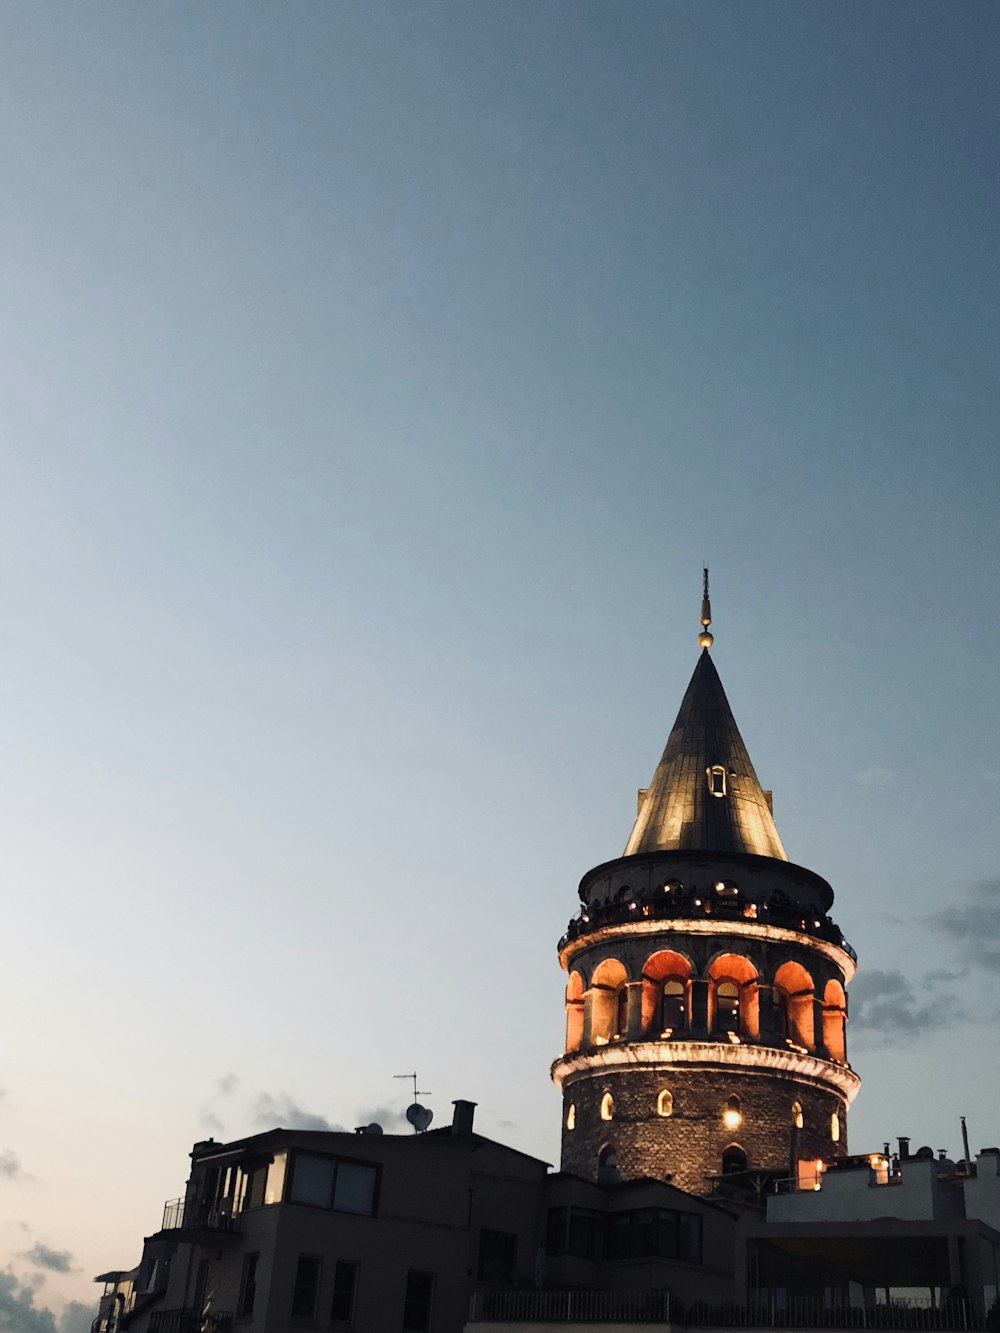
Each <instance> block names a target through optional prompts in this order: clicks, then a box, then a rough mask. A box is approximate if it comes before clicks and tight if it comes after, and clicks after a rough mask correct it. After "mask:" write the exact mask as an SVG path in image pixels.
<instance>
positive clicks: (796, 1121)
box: [792, 1102, 803, 1129]
mask: <svg viewBox="0 0 1000 1333" xmlns="http://www.w3.org/2000/svg"><path fill="white" fill-rule="evenodd" d="M792 1124H793V1125H794V1126H795V1128H796V1129H801V1128H802V1124H803V1121H802V1103H801V1102H792Z"/></svg>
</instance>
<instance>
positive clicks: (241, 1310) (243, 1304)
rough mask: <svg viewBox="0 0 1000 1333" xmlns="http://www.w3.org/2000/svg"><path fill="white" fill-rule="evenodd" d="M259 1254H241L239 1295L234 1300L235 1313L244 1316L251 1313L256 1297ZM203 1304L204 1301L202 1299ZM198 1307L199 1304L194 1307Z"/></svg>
mask: <svg viewBox="0 0 1000 1333" xmlns="http://www.w3.org/2000/svg"><path fill="white" fill-rule="evenodd" d="M259 1258H260V1255H259V1254H245V1255H244V1256H243V1272H242V1274H241V1275H240V1296H239V1300H238V1301H237V1302H236V1313H237V1314H238V1315H239V1316H241V1317H245V1316H246V1315H252V1314H253V1303H254V1301H255V1300H256V1299H257V1261H258V1259H259ZM202 1305H204V1301H202ZM196 1308H198V1309H200V1308H201V1306H198V1307H196Z"/></svg>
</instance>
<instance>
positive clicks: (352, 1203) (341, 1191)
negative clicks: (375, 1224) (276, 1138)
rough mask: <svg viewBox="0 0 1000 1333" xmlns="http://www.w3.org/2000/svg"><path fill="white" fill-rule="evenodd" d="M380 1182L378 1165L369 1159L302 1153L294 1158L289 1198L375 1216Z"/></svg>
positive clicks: (291, 1200) (339, 1210)
mask: <svg viewBox="0 0 1000 1333" xmlns="http://www.w3.org/2000/svg"><path fill="white" fill-rule="evenodd" d="M377 1181H378V1168H377V1167H375V1166H371V1165H370V1164H369V1163H367V1162H345V1161H342V1160H340V1159H338V1158H336V1157H318V1156H315V1155H314V1154H312V1153H303V1152H299V1153H296V1154H295V1157H294V1162H293V1169H292V1183H291V1185H290V1187H289V1190H288V1201H289V1203H305V1204H310V1205H311V1206H312V1207H314V1208H333V1209H335V1210H336V1211H337V1212H338V1213H358V1214H360V1215H361V1216H362V1217H373V1216H374V1214H375V1189H376V1184H377Z"/></svg>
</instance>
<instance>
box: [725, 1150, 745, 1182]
mask: <svg viewBox="0 0 1000 1333" xmlns="http://www.w3.org/2000/svg"><path fill="white" fill-rule="evenodd" d="M746 1169H747V1155H746V1153H745V1152H744V1151H743V1149H742V1148H737V1147H736V1146H735V1145H734V1146H733V1147H732V1148H727V1149H726V1151H725V1152H724V1153H723V1154H722V1174H723V1175H724V1176H729V1175H732V1174H733V1173H734V1172H736V1171H745V1170H746Z"/></svg>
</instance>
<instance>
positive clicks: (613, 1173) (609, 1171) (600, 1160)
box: [597, 1143, 619, 1185]
mask: <svg viewBox="0 0 1000 1333" xmlns="http://www.w3.org/2000/svg"><path fill="white" fill-rule="evenodd" d="M597 1179H598V1181H599V1182H600V1183H601V1184H602V1185H603V1184H607V1183H608V1182H609V1181H616V1180H618V1179H619V1176H618V1154H617V1153H616V1152H615V1150H614V1146H613V1144H610V1143H606V1144H605V1145H604V1147H603V1148H602V1149H601V1151H600V1153H599V1154H598V1157H597Z"/></svg>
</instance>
